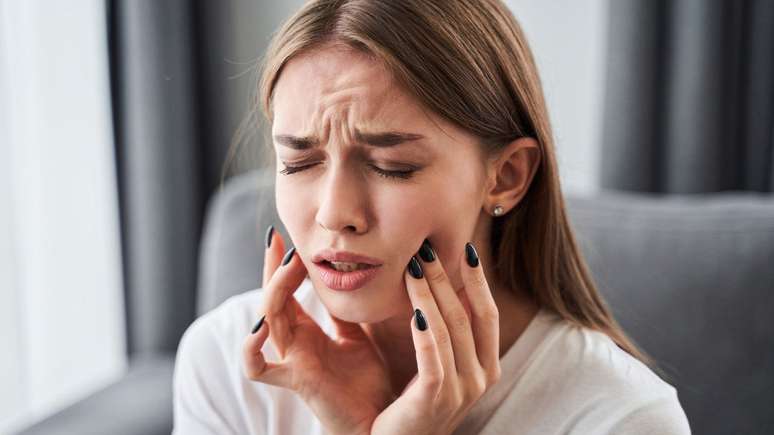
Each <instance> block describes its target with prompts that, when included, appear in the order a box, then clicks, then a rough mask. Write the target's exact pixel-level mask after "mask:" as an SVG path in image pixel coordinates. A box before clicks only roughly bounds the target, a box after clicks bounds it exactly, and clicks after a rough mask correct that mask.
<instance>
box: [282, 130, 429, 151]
mask: <svg viewBox="0 0 774 435" xmlns="http://www.w3.org/2000/svg"><path fill="white" fill-rule="evenodd" d="M424 138H425V137H424V136H422V135H421V134H416V133H404V132H400V131H386V132H381V133H362V132H360V131H359V130H357V129H356V130H355V140H356V141H357V142H358V143H364V144H366V145H370V146H373V147H377V148H389V147H394V146H396V145H400V144H402V143H405V142H412V141H417V140H420V139H424ZM274 140H275V141H276V142H277V143H279V144H280V145H284V146H286V147H290V148H293V149H295V150H307V149H309V148H313V147H316V146H318V145H319V144H320V141H319V139H317V138H315V137H313V136H300V137H299V136H293V135H289V134H278V135H274Z"/></svg>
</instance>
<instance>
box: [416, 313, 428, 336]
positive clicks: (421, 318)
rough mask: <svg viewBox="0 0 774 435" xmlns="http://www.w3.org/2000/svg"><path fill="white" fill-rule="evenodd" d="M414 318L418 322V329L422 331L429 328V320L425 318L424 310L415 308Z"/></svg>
mask: <svg viewBox="0 0 774 435" xmlns="http://www.w3.org/2000/svg"><path fill="white" fill-rule="evenodd" d="M414 319H415V321H416V322H417V329H419V330H420V331H424V330H425V329H427V320H425V315H424V314H422V310H420V309H419V308H417V309H415V310H414Z"/></svg>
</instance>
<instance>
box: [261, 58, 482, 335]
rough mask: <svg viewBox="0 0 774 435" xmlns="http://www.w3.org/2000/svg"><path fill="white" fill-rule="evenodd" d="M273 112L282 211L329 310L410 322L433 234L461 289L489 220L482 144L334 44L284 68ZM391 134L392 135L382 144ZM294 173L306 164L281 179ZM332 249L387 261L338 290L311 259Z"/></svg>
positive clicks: (353, 317)
mask: <svg viewBox="0 0 774 435" xmlns="http://www.w3.org/2000/svg"><path fill="white" fill-rule="evenodd" d="M273 109H274V122H273V125H272V136H273V138H274V147H275V151H276V156H277V168H278V174H277V179H276V201H277V209H278V213H279V216H280V218H281V220H282V222H283V224H284V225H285V228H286V229H287V231H288V233H289V235H290V238H291V239H292V242H293V245H294V246H295V247H296V251H297V252H298V254H299V256H300V257H301V259H302V260H303V262H304V264H305V266H306V268H307V270H308V271H309V277H310V279H311V281H312V283H313V284H314V287H315V289H316V291H317V293H318V295H319V297H320V299H321V300H322V302H323V303H324V304H325V306H326V307H327V309H328V311H330V313H331V314H333V315H334V316H336V317H338V318H340V319H343V320H347V321H350V322H367V323H370V322H379V321H382V320H385V319H387V318H389V317H392V316H396V315H399V314H400V315H407V314H411V312H412V311H413V309H412V307H411V304H410V301H409V298H408V295H407V293H406V287H405V283H404V278H403V277H404V271H405V269H406V265H407V264H408V262H409V260H410V259H411V256H412V255H414V254H415V253H416V252H417V250H418V249H419V247H420V245H421V244H422V241H423V240H424V239H425V238H427V239H428V240H429V241H430V243H431V244H432V246H433V248H434V250H435V252H436V255H437V256H438V257H439V258H440V260H441V262H442V263H443V265H444V267H445V269H446V272H447V274H448V276H449V278H450V279H451V282H452V284H453V285H454V287H455V289H459V288H460V287H461V286H462V281H461V277H460V272H459V264H460V258H461V256H462V255H463V251H464V246H465V243H466V242H468V241H473V242H474V243H476V242H477V241H483V238H482V237H484V234H486V231H485V229H484V228H485V226H482V223H481V222H479V220H486V223H487V224H488V218H487V214H486V213H484V212H483V209H482V205H483V199H484V192H485V190H486V187H487V186H486V179H487V174H486V169H485V166H484V165H483V160H482V156H481V154H480V153H481V152H480V151H479V148H478V145H477V144H476V139H475V137H473V136H471V135H469V134H468V133H466V132H465V131H463V130H461V129H459V128H457V127H455V126H453V125H451V124H449V123H447V122H445V121H443V120H442V119H440V118H438V117H437V116H435V115H433V114H430V113H425V111H423V108H422V107H421V106H420V104H419V103H418V102H417V101H416V100H415V99H413V98H412V97H410V96H409V95H408V94H407V93H405V92H403V91H402V90H401V89H400V88H399V87H398V86H397V85H396V83H395V82H394V81H393V80H392V79H391V77H390V75H389V73H387V71H386V70H384V69H383V68H381V67H380V65H379V64H378V63H376V62H374V61H372V60H370V59H368V58H367V57H365V56H364V55H362V54H360V53H355V52H352V51H345V50H340V49H335V48H326V49H323V50H317V51H313V52H311V53H307V54H304V55H302V56H297V57H295V58H293V59H292V60H291V61H290V62H289V63H287V64H286V65H285V67H284V69H283V71H282V74H281V76H280V78H279V80H278V82H277V84H276V87H275V91H274V97H273ZM384 133H391V134H390V135H386V136H383V137H378V136H379V135H382V134H384ZM393 133H398V134H407V135H410V137H408V138H404V139H405V140H404V141H401V140H400V138H399V137H398V136H397V135H395V134H393ZM290 136H292V137H296V138H305V139H304V140H291V139H289V138H288V137H290ZM297 148H306V149H297ZM287 166H298V167H301V166H304V167H305V168H304V169H302V170H300V171H297V172H294V173H290V174H287V175H286V174H281V173H279V171H281V170H282V169H285V168H286V167H287ZM381 171H401V172H403V173H404V176H405V177H407V178H400V177H395V178H390V177H388V176H385V174H383V173H381ZM406 171H409V172H406ZM484 243H488V240H486V241H484ZM476 246H477V248H478V250H479V253H480V252H481V251H482V248H483V246H482V245H481V244H480V243H476ZM324 249H332V250H335V251H349V252H353V253H356V254H361V255H365V256H368V257H372V258H375V259H377V260H378V261H379V263H381V265H380V266H379V267H378V268H377V270H376V273H375V274H374V276H373V278H372V279H371V280H370V281H368V282H367V283H365V284H363V285H362V286H361V287H359V288H356V289H355V290H351V291H342V290H335V289H331V288H330V287H328V285H326V281H324V280H323V278H322V276H323V275H322V271H321V270H320V266H318V265H316V264H315V263H314V262H313V260H312V258H313V257H314V255H315V254H317V253H319V252H320V251H322V250H324Z"/></svg>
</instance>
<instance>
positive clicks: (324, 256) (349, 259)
mask: <svg viewBox="0 0 774 435" xmlns="http://www.w3.org/2000/svg"><path fill="white" fill-rule="evenodd" d="M324 260H327V261H342V262H346V263H363V264H369V265H371V266H381V264H382V262H381V261H379V260H378V259H376V258H373V257H368V256H366V255H360V254H356V253H354V252H348V251H335V250H333V249H323V250H322V251H320V252H318V253H317V254H315V255H314V257H312V262H313V263H315V264H318V263H321V262H323V261H324Z"/></svg>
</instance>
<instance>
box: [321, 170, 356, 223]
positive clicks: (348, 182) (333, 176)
mask: <svg viewBox="0 0 774 435" xmlns="http://www.w3.org/2000/svg"><path fill="white" fill-rule="evenodd" d="M353 172H354V171H349V170H347V169H346V168H345V167H342V166H337V167H331V169H330V170H329V172H328V174H327V177H326V178H325V181H323V182H322V183H321V185H320V195H319V196H318V198H320V204H319V207H318V208H317V215H316V216H315V220H316V221H317V223H318V225H320V226H321V227H322V228H324V229H326V230H328V231H331V232H350V233H355V234H362V233H365V232H366V231H367V229H368V228H367V226H368V223H367V217H366V216H367V212H366V209H367V205H366V203H367V200H368V199H367V195H366V194H364V189H363V188H362V183H363V180H362V179H361V178H360V177H358V176H357V174H355V173H353Z"/></svg>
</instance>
